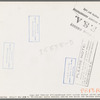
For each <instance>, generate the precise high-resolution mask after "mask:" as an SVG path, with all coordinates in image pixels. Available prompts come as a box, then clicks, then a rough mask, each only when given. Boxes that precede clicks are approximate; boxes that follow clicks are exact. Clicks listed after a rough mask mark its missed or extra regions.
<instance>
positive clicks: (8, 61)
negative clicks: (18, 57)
mask: <svg viewBox="0 0 100 100" xmlns="http://www.w3.org/2000/svg"><path fill="white" fill-rule="evenodd" d="M14 48H15V44H14V43H11V42H5V43H4V44H3V67H2V68H3V69H12V68H14Z"/></svg>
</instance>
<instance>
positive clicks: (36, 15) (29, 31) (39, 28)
mask: <svg viewBox="0 0 100 100" xmlns="http://www.w3.org/2000/svg"><path fill="white" fill-rule="evenodd" d="M30 17H39V41H31V40H30ZM28 42H40V16H39V15H29V16H28Z"/></svg>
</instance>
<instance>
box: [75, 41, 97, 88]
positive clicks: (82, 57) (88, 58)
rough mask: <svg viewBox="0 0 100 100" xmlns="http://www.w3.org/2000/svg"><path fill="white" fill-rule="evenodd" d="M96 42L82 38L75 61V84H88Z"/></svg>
mask: <svg viewBox="0 0 100 100" xmlns="http://www.w3.org/2000/svg"><path fill="white" fill-rule="evenodd" d="M97 46H98V42H97V41H93V40H86V39H85V40H83V41H82V44H81V49H80V53H79V57H78V61H77V67H76V75H75V84H78V85H82V86H86V87H87V86H88V85H89V81H90V76H91V71H92V67H93V63H94V58H95V54H96V50H97Z"/></svg>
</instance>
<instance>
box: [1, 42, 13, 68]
mask: <svg viewBox="0 0 100 100" xmlns="http://www.w3.org/2000/svg"><path fill="white" fill-rule="evenodd" d="M5 44H13V49H15V43H13V42H4V43H3V61H2V62H3V63H2V69H14V55H13V67H7V68H6V67H4V53H5Z"/></svg>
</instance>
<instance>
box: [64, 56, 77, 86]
mask: <svg viewBox="0 0 100 100" xmlns="http://www.w3.org/2000/svg"><path fill="white" fill-rule="evenodd" d="M67 59H74V60H75V64H74V81H75V66H76V58H72V57H65V64H64V74H63V84H70V85H73V84H74V81H73V84H71V83H65V82H64V81H65V70H66V60H67Z"/></svg>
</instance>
